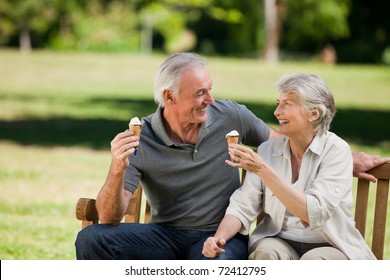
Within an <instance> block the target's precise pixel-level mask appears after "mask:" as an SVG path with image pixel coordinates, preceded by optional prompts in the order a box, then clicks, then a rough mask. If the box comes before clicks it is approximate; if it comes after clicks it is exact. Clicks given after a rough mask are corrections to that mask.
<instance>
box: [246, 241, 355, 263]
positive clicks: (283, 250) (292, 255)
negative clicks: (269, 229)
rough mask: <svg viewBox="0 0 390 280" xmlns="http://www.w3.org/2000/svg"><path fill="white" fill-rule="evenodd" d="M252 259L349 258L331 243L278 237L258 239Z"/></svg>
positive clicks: (251, 255)
mask: <svg viewBox="0 0 390 280" xmlns="http://www.w3.org/2000/svg"><path fill="white" fill-rule="evenodd" d="M249 259H250V260H347V259H348V258H347V257H346V255H344V253H343V252H341V251H340V250H339V249H337V248H334V247H332V246H331V245H329V244H326V243H321V244H315V243H314V244H313V243H301V242H295V241H286V240H284V239H281V238H278V237H266V238H263V239H260V240H258V241H257V242H256V243H255V244H253V245H252V247H251V249H250V251H249Z"/></svg>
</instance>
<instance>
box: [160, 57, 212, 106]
mask: <svg viewBox="0 0 390 280" xmlns="http://www.w3.org/2000/svg"><path fill="white" fill-rule="evenodd" d="M206 64H207V62H206V61H205V60H204V59H203V58H202V57H201V56H199V55H197V54H195V53H176V54H174V55H172V56H170V57H168V58H167V59H166V60H165V61H164V62H163V63H162V64H161V66H160V68H159V69H158V71H157V74H156V78H155V80H154V100H155V101H156V103H157V104H158V105H159V106H161V107H164V106H165V101H164V95H163V93H164V90H170V91H172V92H173V94H174V95H175V96H176V97H177V96H179V93H180V92H179V90H180V89H179V84H180V78H181V73H182V72H183V70H185V69H188V68H199V67H201V68H202V67H205V66H206Z"/></svg>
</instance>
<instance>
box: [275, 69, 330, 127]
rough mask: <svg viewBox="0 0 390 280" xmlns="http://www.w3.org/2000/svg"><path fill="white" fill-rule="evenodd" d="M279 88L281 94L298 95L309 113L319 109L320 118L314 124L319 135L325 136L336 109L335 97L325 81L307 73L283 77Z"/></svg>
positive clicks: (278, 84) (278, 85)
mask: <svg viewBox="0 0 390 280" xmlns="http://www.w3.org/2000/svg"><path fill="white" fill-rule="evenodd" d="M277 88H278V90H279V93H283V94H285V93H295V94H297V95H298V96H299V98H300V100H301V104H302V106H303V107H304V108H305V110H306V111H307V112H313V111H315V110H316V109H318V111H319V118H318V119H317V120H315V121H314V122H313V123H314V126H315V129H314V130H315V131H316V132H317V133H319V134H324V133H325V132H326V131H328V130H329V128H330V123H331V122H332V119H333V117H334V115H335V114H336V107H335V103H334V99H333V95H332V93H331V92H330V90H329V89H328V87H327V85H326V83H325V81H324V80H323V79H321V78H320V77H318V76H316V75H313V74H305V73H298V74H292V75H283V76H282V77H281V78H280V80H279V82H278V83H277Z"/></svg>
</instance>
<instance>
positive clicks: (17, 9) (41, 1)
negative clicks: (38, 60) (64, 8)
mask: <svg viewBox="0 0 390 280" xmlns="http://www.w3.org/2000/svg"><path fill="white" fill-rule="evenodd" d="M56 4H57V0H2V1H1V3H0V33H1V38H2V41H3V42H0V43H4V42H7V41H8V40H10V38H11V37H12V36H13V35H15V34H19V47H20V50H21V51H22V52H30V51H31V49H32V44H31V32H32V31H34V32H45V31H46V30H47V28H48V27H49V26H50V24H51V23H52V22H53V21H54V19H55V18H56V16H57V13H56V11H57V9H56V7H55V5H56Z"/></svg>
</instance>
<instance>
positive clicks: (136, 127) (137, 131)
mask: <svg viewBox="0 0 390 280" xmlns="http://www.w3.org/2000/svg"><path fill="white" fill-rule="evenodd" d="M129 128H130V130H131V131H134V135H135V136H138V137H140V135H141V128H142V125H138V124H131V125H130V126H129Z"/></svg>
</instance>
